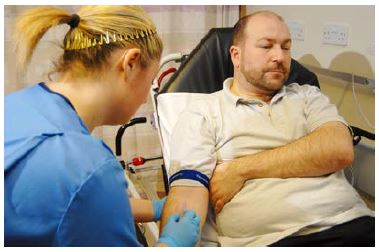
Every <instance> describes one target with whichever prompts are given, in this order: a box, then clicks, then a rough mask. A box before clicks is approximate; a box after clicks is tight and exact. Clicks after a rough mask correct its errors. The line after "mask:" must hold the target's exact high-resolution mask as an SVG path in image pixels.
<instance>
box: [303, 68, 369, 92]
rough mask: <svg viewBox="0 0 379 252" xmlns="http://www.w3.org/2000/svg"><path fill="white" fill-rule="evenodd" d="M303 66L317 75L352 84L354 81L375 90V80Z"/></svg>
mask: <svg viewBox="0 0 379 252" xmlns="http://www.w3.org/2000/svg"><path fill="white" fill-rule="evenodd" d="M303 65H304V66H305V67H306V68H308V69H309V70H310V71H313V72H315V73H317V74H322V75H326V76H329V77H332V78H336V79H339V80H343V81H346V82H351V81H352V80H354V83H356V84H361V85H365V86H367V87H368V88H370V89H373V90H374V89H375V80H373V79H369V78H366V77H362V76H359V75H355V74H351V73H344V72H339V71H334V70H330V69H326V68H321V67H315V66H312V65H307V64H303Z"/></svg>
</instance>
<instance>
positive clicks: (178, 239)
mask: <svg viewBox="0 0 379 252" xmlns="http://www.w3.org/2000/svg"><path fill="white" fill-rule="evenodd" d="M199 239H200V217H199V215H197V214H196V212H194V211H192V210H187V211H185V212H184V214H183V216H180V215H179V214H173V215H171V216H170V217H169V218H168V220H167V223H166V225H165V226H164V227H163V230H162V233H161V236H160V238H159V239H158V241H157V242H158V244H162V243H163V244H166V245H168V246H170V247H192V246H194V245H195V244H196V243H197V242H198V241H199Z"/></svg>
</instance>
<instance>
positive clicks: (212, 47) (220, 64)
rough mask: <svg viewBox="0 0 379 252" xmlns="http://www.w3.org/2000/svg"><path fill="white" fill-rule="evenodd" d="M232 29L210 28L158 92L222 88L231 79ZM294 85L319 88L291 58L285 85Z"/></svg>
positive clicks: (302, 67)
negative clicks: (225, 81) (227, 79)
mask: <svg viewBox="0 0 379 252" xmlns="http://www.w3.org/2000/svg"><path fill="white" fill-rule="evenodd" d="M232 35H233V28H213V29H211V30H210V31H209V32H208V34H207V35H206V36H205V37H204V38H203V39H202V40H201V41H200V43H199V44H198V45H197V46H196V48H195V49H194V50H193V51H192V52H191V54H190V55H189V56H188V58H187V59H186V61H185V62H184V63H183V64H182V65H181V66H180V67H179V69H178V70H177V71H176V72H175V74H174V75H172V76H171V78H170V79H169V80H168V82H167V83H166V84H165V86H164V87H163V88H162V90H161V91H160V93H166V92H190V93H212V92H215V91H218V90H221V89H222V84H223V82H224V80H225V79H226V78H229V77H232V76H233V64H232V61H231V59H230V54H229V48H230V45H231V41H232ZM293 82H297V83H299V84H300V85H301V84H310V85H315V86H317V87H320V85H319V82H318V79H317V76H316V75H315V74H314V73H313V72H311V71H309V70H308V69H306V68H305V67H304V66H302V65H301V64H300V63H299V62H297V61H296V60H294V59H292V61H291V69H290V74H289V78H288V80H287V81H286V83H285V84H286V85H287V84H290V83H293Z"/></svg>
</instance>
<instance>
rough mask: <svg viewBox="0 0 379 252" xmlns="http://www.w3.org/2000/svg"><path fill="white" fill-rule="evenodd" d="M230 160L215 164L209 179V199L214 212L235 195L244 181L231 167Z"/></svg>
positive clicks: (217, 211) (219, 209)
mask: <svg viewBox="0 0 379 252" xmlns="http://www.w3.org/2000/svg"><path fill="white" fill-rule="evenodd" d="M230 164H231V162H224V163H221V164H219V165H217V166H216V169H215V170H214V172H213V175H212V178H211V181H210V190H209V192H210V200H211V203H212V206H213V208H214V209H215V212H216V214H218V213H219V212H221V210H222V208H223V207H224V205H225V204H226V203H228V202H229V201H230V200H231V199H232V198H233V197H234V195H236V194H237V193H238V192H239V191H240V190H241V188H242V186H243V185H244V183H245V180H244V179H243V178H242V177H241V176H240V175H239V174H238V173H237V170H236V169H235V168H233V167H232V166H231V165H230Z"/></svg>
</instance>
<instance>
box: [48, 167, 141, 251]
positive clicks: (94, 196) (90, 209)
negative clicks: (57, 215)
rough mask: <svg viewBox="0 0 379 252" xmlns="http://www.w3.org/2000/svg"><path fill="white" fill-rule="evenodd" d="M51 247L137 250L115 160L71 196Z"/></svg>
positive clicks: (125, 183)
mask: <svg viewBox="0 0 379 252" xmlns="http://www.w3.org/2000/svg"><path fill="white" fill-rule="evenodd" d="M54 243H55V244H54V245H55V246H91V247H93V246H129V247H132V246H140V244H139V243H138V241H137V239H136V234H135V229H134V220H133V216H132V212H131V208H130V202H129V198H128V194H127V182H126V180H125V177H124V172H123V169H122V168H121V167H120V165H119V164H118V163H117V160H110V161H107V162H105V163H104V164H102V165H101V166H100V167H99V168H98V169H97V170H96V171H95V172H94V173H92V174H90V175H89V177H88V178H87V180H86V181H84V182H83V184H82V186H81V187H80V188H79V189H78V190H77V192H76V193H75V194H74V196H73V198H72V199H71V201H70V204H69V206H68V208H67V209H66V213H65V214H64V215H63V217H62V220H61V222H60V225H59V227H58V230H57V233H56V236H55V240H54Z"/></svg>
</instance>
